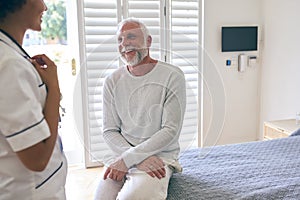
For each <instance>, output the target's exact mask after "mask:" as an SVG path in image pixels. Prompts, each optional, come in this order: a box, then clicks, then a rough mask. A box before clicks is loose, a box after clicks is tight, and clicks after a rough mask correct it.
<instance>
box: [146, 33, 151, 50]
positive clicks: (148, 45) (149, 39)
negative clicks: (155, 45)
mask: <svg viewBox="0 0 300 200" xmlns="http://www.w3.org/2000/svg"><path fill="white" fill-rule="evenodd" d="M151 44H152V37H151V35H148V37H147V47H148V48H149V47H151Z"/></svg>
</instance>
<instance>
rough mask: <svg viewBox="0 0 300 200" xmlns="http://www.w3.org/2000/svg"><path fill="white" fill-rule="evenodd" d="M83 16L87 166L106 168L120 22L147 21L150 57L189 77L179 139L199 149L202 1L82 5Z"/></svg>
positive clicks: (94, 0)
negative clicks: (109, 93)
mask: <svg viewBox="0 0 300 200" xmlns="http://www.w3.org/2000/svg"><path fill="white" fill-rule="evenodd" d="M78 4H79V5H78V8H79V13H80V14H81V15H80V17H79V18H80V20H79V27H81V28H79V29H80V30H79V31H80V38H81V40H80V46H81V47H83V48H81V52H80V54H81V65H82V66H81V73H82V76H81V78H82V88H83V91H82V92H83V94H84V95H83V104H84V105H85V106H84V115H85V116H84V119H85V121H84V130H85V133H84V134H85V138H84V139H85V149H86V152H85V162H86V166H87V167H90V166H94V165H98V164H99V163H101V158H102V157H103V156H104V155H105V154H106V152H107V150H108V149H107V147H106V145H105V143H104V140H103V138H102V134H101V130H102V110H101V108H102V102H101V101H102V97H101V95H102V91H101V90H102V86H103V80H104V78H105V77H106V76H107V75H108V74H110V73H112V72H113V71H114V70H115V69H116V68H118V66H119V64H120V61H119V54H118V51H117V43H116V42H117V40H116V36H115V33H116V28H117V24H118V22H119V21H121V19H123V18H127V17H135V18H139V19H140V20H142V21H144V22H145V24H146V25H147V26H148V28H149V31H150V33H151V35H152V38H153V42H152V46H151V49H150V54H151V56H152V57H154V58H156V59H160V60H163V61H167V62H170V63H172V64H174V65H178V66H179V67H180V68H181V69H182V70H183V72H184V73H185V77H186V83H187V108H186V114H185V119H184V124H183V129H182V133H181V136H180V145H181V148H182V150H184V149H186V148H187V147H189V146H196V145H197V135H198V134H197V133H198V128H197V124H198V76H199V73H198V66H199V52H200V50H199V45H198V43H199V39H198V38H199V20H200V19H199V2H198V0H110V1H98V0H83V1H82V2H81V1H78Z"/></svg>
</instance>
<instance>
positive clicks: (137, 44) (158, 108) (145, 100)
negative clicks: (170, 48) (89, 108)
mask: <svg viewBox="0 0 300 200" xmlns="http://www.w3.org/2000/svg"><path fill="white" fill-rule="evenodd" d="M117 38H118V47H119V52H120V54H121V58H122V60H123V62H124V63H125V65H124V66H122V67H120V68H119V69H117V70H116V71H115V72H113V73H112V74H111V75H110V76H108V77H107V78H106V80H105V83H104V87H103V137H104V139H105V142H106V143H107V145H108V146H109V148H110V150H111V154H110V155H109V156H108V158H109V159H107V160H106V163H105V164H106V167H105V168H104V173H103V177H101V181H100V183H99V186H98V189H97V191H96V196H95V199H105V200H110V199H120V200H124V199H130V200H135V199H147V200H148V199H149V200H150V199H153V200H160V199H166V198H167V191H168V184H169V179H170V177H171V176H172V173H173V172H176V171H180V170H181V167H180V165H179V163H178V154H179V151H180V147H179V142H178V138H179V134H180V131H181V127H182V122H183V117H184V112H185V104H186V91H185V78H184V74H183V72H182V71H181V70H180V69H179V68H178V67H176V66H173V65H170V64H167V63H165V62H162V61H158V60H155V59H153V58H151V57H150V55H149V47H150V46H151V43H152V37H151V36H150V34H149V31H148V29H147V27H146V26H145V25H144V23H142V22H141V21H139V20H137V19H133V18H129V19H125V20H123V21H122V22H121V23H120V24H119V25H118V31H117Z"/></svg>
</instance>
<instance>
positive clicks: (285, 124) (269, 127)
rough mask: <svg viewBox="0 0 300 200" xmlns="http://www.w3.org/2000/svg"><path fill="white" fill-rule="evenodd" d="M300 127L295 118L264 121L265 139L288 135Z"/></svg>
mask: <svg viewBox="0 0 300 200" xmlns="http://www.w3.org/2000/svg"><path fill="white" fill-rule="evenodd" d="M298 128H300V125H297V124H296V120H295V119H286V120H276V121H268V122H264V139H265V140H269V139H275V138H283V137H288V136H289V135H290V134H291V133H292V132H293V131H295V130H297V129H298Z"/></svg>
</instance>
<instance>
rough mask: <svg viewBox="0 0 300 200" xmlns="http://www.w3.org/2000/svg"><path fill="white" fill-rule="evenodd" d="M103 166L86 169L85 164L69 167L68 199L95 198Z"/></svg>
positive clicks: (85, 199) (91, 199) (88, 199)
mask: <svg viewBox="0 0 300 200" xmlns="http://www.w3.org/2000/svg"><path fill="white" fill-rule="evenodd" d="M102 170H103V168H102V167H97V168H89V169H85V168H84V167H83V166H70V167H69V169H68V175H67V183H66V195H67V200H83V199H84V200H93V196H94V191H95V189H96V187H97V185H98V181H99V179H100V174H101V172H102Z"/></svg>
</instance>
